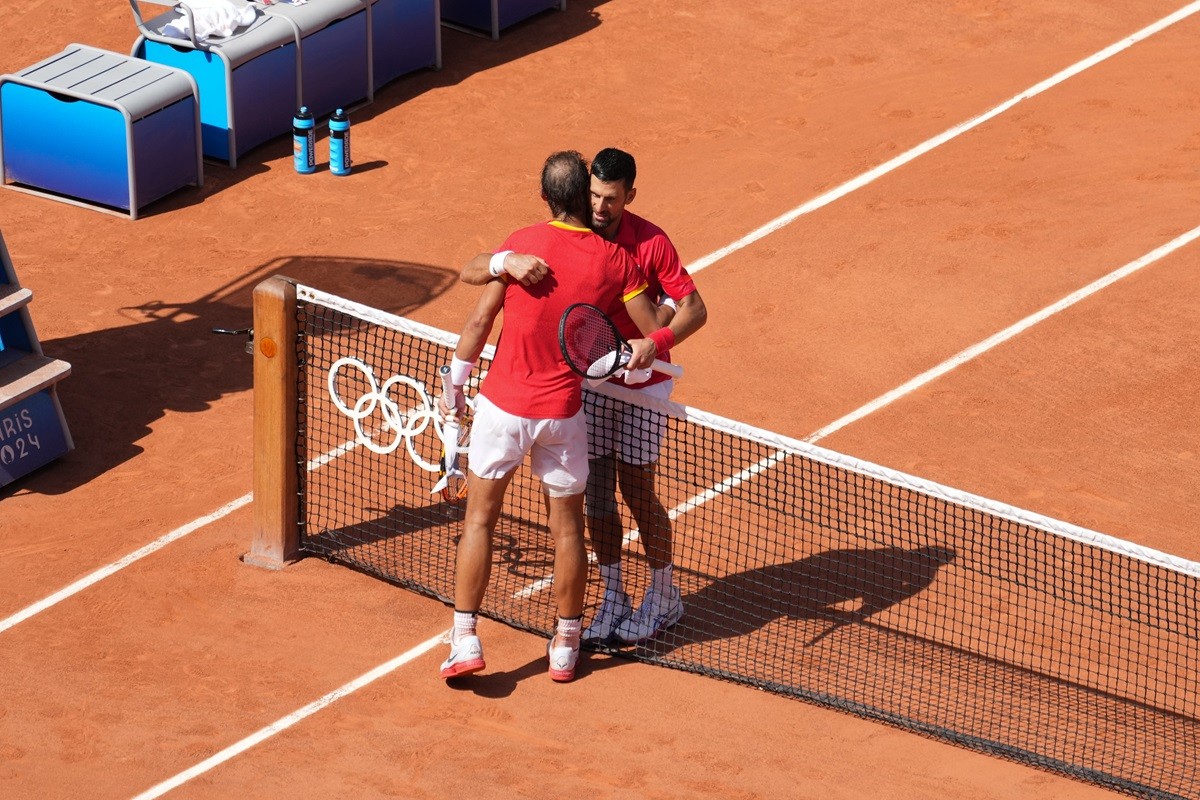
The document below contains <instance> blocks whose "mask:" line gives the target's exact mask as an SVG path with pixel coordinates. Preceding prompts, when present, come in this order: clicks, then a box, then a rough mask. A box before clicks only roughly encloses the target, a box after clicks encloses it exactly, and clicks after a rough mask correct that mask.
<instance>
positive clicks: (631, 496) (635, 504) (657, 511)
mask: <svg viewBox="0 0 1200 800" xmlns="http://www.w3.org/2000/svg"><path fill="white" fill-rule="evenodd" d="M654 466H655V465H654V464H647V465H645V466H637V465H634V464H626V463H624V462H617V476H618V479H619V480H620V484H621V497H622V498H623V499H624V500H625V503H626V504H627V505H628V506H629V510H630V511H631V512H632V513H633V519H634V521H635V522H636V523H637V526H638V536H639V538H640V539H641V540H642V546H643V547H644V548H646V561H647V562H648V563H649V564H650V569H663V568H664V567H667V566H669V565H670V564H671V562H672V552H671V550H672V546H671V545H672V543H671V518H670V517H668V516H667V509H666V508H664V507H663V504H662V501H661V500H659V499H658V494H657V492H656V491H655V489H654Z"/></svg>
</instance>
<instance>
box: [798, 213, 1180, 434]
mask: <svg viewBox="0 0 1200 800" xmlns="http://www.w3.org/2000/svg"><path fill="white" fill-rule="evenodd" d="M1197 238H1200V227H1197V228H1192V229H1191V230H1190V231H1188V232H1187V233H1185V234H1182V235H1180V236H1177V237H1175V238H1174V239H1172V240H1171V241H1169V242H1167V243H1166V244H1164V245H1162V246H1161V247H1157V248H1155V249H1154V250H1151V251H1150V252H1149V253H1147V254H1146V255H1144V256H1142V257H1141V258H1139V259H1137V260H1135V261H1131V262H1129V263H1128V264H1126V265H1125V266H1123V267H1121V268H1120V269H1118V270H1115V271H1113V272H1110V273H1109V274H1107V275H1105V276H1104V277H1103V278H1100V279H1099V280H1096V281H1093V282H1092V283H1089V284H1088V285H1087V286H1085V287H1083V288H1082V289H1080V290H1078V291H1075V292H1072V293H1071V294H1069V295H1067V296H1066V297H1064V298H1063V299H1061V300H1059V301H1058V302H1057V303H1054V304H1053V305H1049V306H1046V307H1045V308H1043V309H1042V310H1041V311H1038V312H1037V313H1035V314H1030V315H1029V316H1028V317H1026V318H1025V319H1023V320H1021V321H1020V322H1018V323H1016V324H1014V325H1010V326H1009V327H1007V328H1005V329H1004V330H1002V331H1000V332H999V333H997V334H995V335H994V336H989V337H988V338H987V339H984V340H983V341H982V342H979V343H978V344H976V345H973V346H971V347H968V348H967V349H966V350H963V351H962V352H961V353H959V354H958V355H956V356H953V357H951V358H949V359H947V360H946V361H943V362H942V363H941V364H938V365H937V366H936V367H934V368H933V369H931V370H928V371H926V372H922V373H921V374H920V375H918V376H917V377H915V378H913V379H912V380H910V381H909V382H908V383H905V384H904V385H903V386H898V387H896V388H895V389H892V390H891V391H890V392H887V393H886V394H882V395H880V396H879V397H877V398H875V399H874V400H872V401H871V402H869V403H867V404H866V405H864V406H862V407H861V408H859V409H858V410H857V411H852V412H850V413H849V414H847V415H846V416H844V417H842V418H841V419H839V420H836V421H834V422H831V423H829V424H828V425H826V426H825V427H824V428H821V429H820V430H819V431H817V432H815V433H813V434H811V435H809V436H807V437H805V439H804V441H806V442H810V443H812V442H817V441H819V440H821V439H824V438H825V437H826V436H828V435H829V434H831V433H833V432H834V431H839V430H841V429H842V428H844V427H846V426H847V425H849V424H850V423H852V422H856V421H858V420H860V419H862V418H863V417H865V416H867V415H868V414H873V413H874V412H876V411H878V410H879V409H881V408H883V407H884V406H886V405H888V404H890V403H892V402H894V401H896V400H898V399H899V398H901V397H903V396H904V395H906V394H909V393H910V392H912V391H915V390H916V389H918V388H920V387H922V386H924V385H925V384H927V383H929V382H930V381H932V380H934V379H935V378H940V377H941V376H942V375H945V374H946V373H947V372H949V371H950V370H952V369H954V368H956V367H959V366H961V365H963V364H965V363H966V362H968V361H970V360H971V359H973V358H975V357H976V356H978V355H980V354H981V353H985V352H987V351H988V350H991V349H992V348H993V347H995V346H997V345H999V344H1000V343H1002V342H1006V341H1008V340H1009V339H1011V338H1012V337H1014V336H1016V335H1017V334H1018V333H1021V332H1022V331H1024V330H1026V329H1028V328H1031V327H1033V326H1034V325H1036V324H1037V323H1039V322H1041V321H1043V320H1045V319H1047V318H1048V317H1051V316H1053V315H1054V314H1057V313H1058V312H1060V311H1062V310H1063V309H1066V308H1070V307H1071V306H1073V305H1075V304H1076V303H1078V302H1079V301H1080V300H1083V299H1084V298H1086V297H1089V296H1091V295H1093V294H1095V293H1096V292H1098V291H1100V290H1101V289H1103V288H1104V287H1106V286H1109V285H1111V284H1114V283H1116V282H1117V281H1119V280H1121V279H1122V278H1124V277H1126V276H1128V275H1132V274H1133V273H1135V272H1137V271H1138V270H1139V269H1141V268H1142V267H1145V266H1147V265H1148V264H1153V263H1154V262H1155V261H1158V260H1159V259H1161V258H1163V257H1165V256H1167V255H1169V254H1171V253H1173V252H1175V251H1176V250H1178V249H1179V248H1181V247H1183V246H1184V245H1186V244H1189V243H1190V242H1193V241H1195V240H1196V239H1197Z"/></svg>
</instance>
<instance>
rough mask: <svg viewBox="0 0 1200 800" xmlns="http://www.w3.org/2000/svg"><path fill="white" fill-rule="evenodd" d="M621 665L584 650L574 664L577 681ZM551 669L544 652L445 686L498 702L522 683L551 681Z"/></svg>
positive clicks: (454, 680) (611, 659)
mask: <svg viewBox="0 0 1200 800" xmlns="http://www.w3.org/2000/svg"><path fill="white" fill-rule="evenodd" d="M534 646H535V647H541V648H542V649H544V644H542V643H540V642H535V644H534ZM622 663H624V662H623V661H620V660H617V659H614V658H612V657H611V656H608V655H605V654H603V653H595V652H591V651H588V650H584V651H582V652H581V653H580V654H579V662H578V663H577V664H576V665H575V682H576V683H578V682H579V681H582V680H587V678H588V676H589V675H592V674H594V673H596V672H600V671H601V670H606V669H609V668H611V667H615V666H618V665H619V664H622ZM548 667H549V664H548V663H547V662H546V656H545V654H544V653H543V654H542V655H541V656H538V657H536V658H534V659H533V660H532V661H529V662H528V663H526V664H522V665H521V666H520V667H517V668H516V669H511V670H500V671H496V672H479V673H476V674H474V675H471V676H468V677H464V678H451V679H450V680H448V681H446V685H447V686H449V687H450V688H452V689H456V690H458V691H467V692H472V693H474V694H476V695H478V696H480V697H487V698H490V699H499V698H502V697H508V696H509V695H511V694H512V693H513V692H514V691H516V688H517V684H518V683H520V682H521V681H523V680H527V679H529V678H533V679H536V680H547V681H548V680H550V677H549V676H548V675H547V668H548Z"/></svg>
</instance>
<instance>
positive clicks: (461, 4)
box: [441, 0, 567, 39]
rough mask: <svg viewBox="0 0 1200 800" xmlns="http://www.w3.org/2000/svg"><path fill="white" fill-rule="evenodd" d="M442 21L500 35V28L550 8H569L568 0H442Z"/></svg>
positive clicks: (561, 9)
mask: <svg viewBox="0 0 1200 800" xmlns="http://www.w3.org/2000/svg"><path fill="white" fill-rule="evenodd" d="M441 3H442V22H445V23H447V24H449V25H450V26H451V27H454V28H464V29H466V30H467V31H468V32H470V33H477V32H481V33H486V34H488V35H490V36H491V37H492V38H493V39H499V38H500V31H502V30H504V29H505V28H507V27H509V26H511V25H515V24H517V23H518V22H521V21H523V20H526V19H529V18H530V17H532V16H533V15H534V14H539V13H541V12H543V11H546V10H548V9H551V8H557V9H559V10H560V11H566V10H567V0H441Z"/></svg>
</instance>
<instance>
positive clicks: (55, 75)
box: [0, 44, 204, 218]
mask: <svg viewBox="0 0 1200 800" xmlns="http://www.w3.org/2000/svg"><path fill="white" fill-rule="evenodd" d="M197 107H198V100H197V89H196V82H194V80H192V78H191V76H188V74H187V73H186V72H181V71H179V70H174V68H170V67H163V66H157V65H152V64H148V62H145V61H140V60H137V59H131V58H128V56H126V55H120V54H118V53H109V52H108V50H101V49H96V48H94V47H88V46H85V44H70V46H67V48H66V49H65V50H62V52H61V53H59V54H58V55H54V56H50V58H49V59H46V60H44V61H41V62H38V64H35V65H34V66H31V67H28V68H25V70H22V71H20V72H17V73H14V74H5V76H0V173H2V176H4V182H5V185H11V187H12V188H19V190H23V191H26V192H30V193H34V194H42V196H44V197H50V198H54V199H58V200H62V201H66V203H72V204H73V205H85V206H90V207H97V209H100V210H103V211H109V212H114V213H122V215H128V216H130V217H131V218H137V216H138V211H139V210H140V209H143V207H144V206H146V205H148V204H150V203H152V201H155V200H157V199H160V198H162V197H166V196H167V194H170V193H172V192H174V191H176V190H179V188H181V187H185V186H200V185H202V184H203V181H204V176H203V170H204V167H203V163H202V156H200V144H199V137H200V121H199V115H198V113H197Z"/></svg>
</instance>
